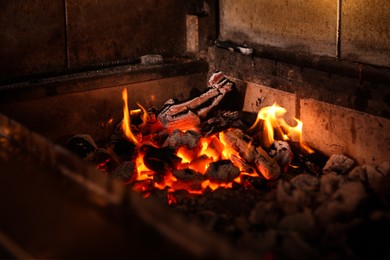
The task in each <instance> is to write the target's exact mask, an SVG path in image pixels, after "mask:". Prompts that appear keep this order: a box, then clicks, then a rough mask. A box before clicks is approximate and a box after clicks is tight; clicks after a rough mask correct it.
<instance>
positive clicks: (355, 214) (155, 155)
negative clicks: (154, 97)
mask: <svg viewBox="0 0 390 260" xmlns="http://www.w3.org/2000/svg"><path fill="white" fill-rule="evenodd" d="M236 87H237V86H236V83H235V81H234V79H228V78H226V77H225V76H224V75H223V74H222V73H216V74H214V75H213V77H211V78H210V80H209V85H208V86H207V87H206V88H204V90H203V91H202V92H199V93H197V94H196V95H195V96H193V97H191V98H189V99H186V100H178V101H176V102H173V101H171V100H168V101H167V102H165V104H164V103H162V105H161V107H160V108H159V109H154V108H152V109H145V108H144V107H143V106H142V105H140V104H138V105H133V106H134V107H138V108H137V109H134V110H132V109H129V105H128V104H126V103H127V100H128V99H129V98H128V97H127V98H126V93H127V92H126V91H125V90H126V88H123V89H122V91H118V92H117V93H118V95H122V100H120V99H118V100H120V101H119V103H121V104H124V108H125V109H121V108H119V110H121V113H124V115H125V116H123V114H122V116H119V117H117V118H120V119H121V120H120V121H119V122H114V120H111V118H107V119H106V120H105V121H103V122H100V123H101V124H102V125H101V126H103V127H102V128H101V130H100V131H102V132H104V135H101V134H97V135H95V134H93V136H95V138H96V137H100V139H96V142H95V140H94V139H95V138H94V137H92V136H91V135H89V134H86V133H82V134H77V133H76V135H73V136H71V137H70V138H67V139H66V142H65V139H63V141H62V142H63V143H62V146H64V147H67V148H68V149H69V150H71V151H72V152H73V153H76V154H77V156H78V157H79V158H80V157H81V158H82V159H83V161H84V162H82V161H78V160H77V158H73V156H72V155H69V154H67V153H66V152H65V154H63V153H62V152H61V153H60V154H58V151H56V149H53V148H55V147H53V146H51V145H49V144H46V142H47V141H46V140H44V139H42V140H41V139H39V138H38V139H37V137H35V134H32V135H31V134H29V133H28V131H27V132H26V130H21V129H23V127H22V126H18V125H17V123H12V122H11V121H9V120H7V119H6V118H4V119H3V121H2V122H3V123H2V126H3V128H2V138H3V140H6V143H4V141H3V144H7V145H8V146H7V145H6V146H4V147H3V148H5V151H9V150H8V148H7V147H9V145H11V147H13V146H14V145H16V144H17V145H18V147H21V149H22V151H24V152H25V153H27V155H28V156H27V157H29V156H31V154H32V156H33V157H36V156H37V155H38V158H39V160H38V161H42V162H43V163H45V164H47V163H49V165H51V167H54V169H56V170H55V171H58V172H60V173H61V175H62V176H64V178H65V180H68V181H71V182H72V183H76V187H80V188H81V190H86V191H88V192H87V194H88V197H91V198H90V199H89V201H91V199H92V202H93V204H95V205H98V206H97V207H98V208H102V207H103V209H104V211H108V212H111V213H109V214H112V210H113V209H116V210H115V211H117V210H118V209H120V208H122V207H123V206H125V212H126V211H128V210H130V211H134V212H136V215H137V216H139V218H141V219H142V221H146V222H147V223H148V224H149V225H151V226H152V227H154V228H155V229H157V230H159V231H160V232H162V234H163V235H164V236H167V237H168V238H170V239H172V241H173V242H174V244H176V245H179V246H180V248H181V249H180V250H179V249H178V250H176V249H172V250H173V252H176V253H178V254H180V252H181V250H183V249H184V251H185V252H186V253H184V252H183V254H187V253H189V254H190V255H195V256H198V257H199V256H201V257H205V256H211V255H214V256H216V257H219V258H229V256H231V255H237V257H239V256H240V257H243V258H245V259H248V258H256V257H258V256H262V257H271V256H272V257H282V258H290V257H293V258H295V256H296V257H298V256H299V257H301V256H302V255H305V256H307V257H308V258H313V257H320V256H325V257H334V256H336V257H355V256H356V255H364V256H376V257H378V258H381V257H383V256H385V255H386V254H387V253H388V252H387V247H386V243H384V242H383V240H381V239H380V238H381V236H379V235H377V234H383V235H385V232H387V231H388V229H389V216H388V200H389V193H388V189H387V187H388V186H389V171H390V166H389V163H388V162H383V163H381V164H362V163H359V162H358V161H355V160H353V159H352V158H351V157H348V156H347V155H344V154H342V153H336V154H331V155H326V154H324V153H322V152H321V150H317V149H314V148H311V147H310V146H308V145H307V144H306V143H304V142H303V140H304V132H303V133H302V132H298V133H296V132H294V129H296V128H297V127H296V126H299V127H298V129H299V128H300V130H302V126H301V125H300V124H299V122H300V121H295V122H294V121H293V122H292V124H291V125H290V124H288V123H287V122H286V120H287V121H288V119H287V118H285V114H286V111H285V109H284V108H282V107H278V106H276V104H274V105H273V106H265V107H263V109H262V110H260V111H259V113H256V112H249V111H247V112H245V111H239V110H235V109H237V104H235V106H233V107H231V106H229V104H230V105H231V103H230V102H226V103H224V102H223V100H224V99H225V98H226V100H229V99H230V98H229V95H228V94H229V93H235V94H234V95H233V96H240V95H241V94H239V92H235V91H237V89H236ZM220 88H225V89H228V90H229V91H226V92H223V91H220ZM215 90H217V91H216V94H215V95H213V94H211V93H213V91H215ZM219 95H221V99H219V100H218V97H219ZM212 101H215V102H212ZM193 104H196V106H194V107H192V105H193ZM238 107H239V106H238ZM190 108H191V109H190ZM206 108H208V109H207V113H205V114H202V112H203V111H205V109H206ZM270 111H274V112H277V113H276V114H273V115H272V114H271V113H270ZM126 113H129V114H128V117H127V116H126ZM278 113H279V114H278ZM188 115H189V117H188ZM302 117H303V118H304V115H302ZM126 118H127V119H126ZM122 119H123V120H122ZM267 119H269V120H270V121H267ZM276 119H278V120H277V121H275V120H276ZM285 119H286V120H285ZM117 121H118V120H117ZM267 125H270V127H271V129H272V131H271V132H270V133H268V132H266V129H267ZM108 129H110V131H108ZM303 129H305V128H303ZM75 130H76V129H75ZM127 130H131V131H130V132H126V131H127ZM16 133H18V135H16V136H15V134H16ZM266 133H267V134H266ZM18 136H22V137H23V136H24V137H23V138H22V139H20V138H19V137H18ZM102 136H104V138H102ZM110 136H111V137H110ZM270 136H271V137H274V139H268V138H269V137H270ZM32 137H33V138H32ZM265 137H266V138H265ZM4 138H5V139H4ZM31 138H32V140H31ZM7 140H8V141H7ZM298 141H300V142H298ZM26 142H27V143H26ZM37 142H38V143H39V144H37ZM28 143H31V144H29V145H28V146H26V145H27V144H28ZM48 143H49V142H48ZM42 145H43V147H42ZM226 145H227V147H228V148H229V149H227V150H230V151H229V153H226V152H225V148H224V147H225V146H226ZM26 147H27V151H26ZM28 147H30V148H28ZM35 147H40V148H39V149H38V152H36V148H35ZM3 150H4V149H3ZM60 150H61V149H60ZM44 151H48V152H44ZM43 152H44V153H43ZM8 153H9V152H7V153H6V155H8ZM53 153H54V154H53ZM202 153H204V154H203V155H202ZM194 154H195V155H194ZM216 154H217V155H216ZM139 155H140V156H139ZM11 156H20V155H18V152H16V155H15V154H11ZM191 156H192V157H191ZM213 156H215V157H216V158H217V159H218V160H212V159H211V158H213ZM68 157H69V158H68ZM4 158H5V157H4ZM4 158H3V159H4ZM15 158H19V157H15ZM6 161H7V160H6ZM50 162H51V163H50ZM91 163H92V165H91ZM84 164H86V165H89V166H86V165H85V166H84ZM90 166H92V167H91V168H89V167H90ZM96 167H97V168H98V169H100V170H95V169H94V168H96ZM201 168H203V170H200V169H201ZM102 170H103V172H102ZM134 191H135V193H134ZM141 195H142V196H141ZM140 196H141V197H140ZM123 198H126V199H124V200H123ZM128 201H130V202H131V203H130V204H128ZM120 212H122V213H120V214H119V215H121V217H120V218H119V219H118V218H117V217H114V218H111V220H110V221H115V222H118V223H122V222H121V221H125V222H126V219H127V218H126V217H125V218H124V219H123V215H122V214H123V211H122V210H120ZM133 214H134V213H133ZM125 215H126V214H125ZM161 216H164V219H161ZM166 218H168V219H166ZM121 219H122V220H121ZM175 222H179V224H178V223H175ZM180 223H183V224H180ZM184 223H190V226H187V224H184ZM367 234H368V235H367ZM374 234H375V235H374ZM152 236H154V235H152ZM373 237H375V238H378V239H374V238H373ZM367 238H369V239H368V240H367ZM205 241H207V243H205ZM361 244H365V247H364V248H362V247H361ZM168 248H171V246H167V248H166V249H167V250H168ZM8 250H9V249H8ZM169 250H171V249H169ZM215 250H217V252H215ZM33 251H34V250H33ZM22 252H24V251H22ZM119 252H122V251H121V250H119V251H118V254H119ZM13 253H15V252H13ZM17 253H20V252H19V251H18V252H17ZM176 253H174V254H173V255H174V256H175V255H176Z"/></svg>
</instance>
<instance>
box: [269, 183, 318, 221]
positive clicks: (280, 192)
mask: <svg viewBox="0 0 390 260" xmlns="http://www.w3.org/2000/svg"><path fill="white" fill-rule="evenodd" d="M276 198H277V201H278V203H279V205H280V206H281V208H282V209H283V210H284V212H285V213H286V214H292V213H296V212H300V211H302V210H303V208H305V207H307V206H308V205H310V202H311V198H310V196H308V193H307V192H305V191H304V190H301V189H298V188H296V187H294V186H293V185H292V184H291V183H290V182H288V181H285V180H279V181H278V186H277V189H276Z"/></svg>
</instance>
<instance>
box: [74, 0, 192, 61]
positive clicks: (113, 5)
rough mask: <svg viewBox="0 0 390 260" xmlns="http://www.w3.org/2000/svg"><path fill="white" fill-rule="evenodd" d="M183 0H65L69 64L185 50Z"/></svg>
mask: <svg viewBox="0 0 390 260" xmlns="http://www.w3.org/2000/svg"><path fill="white" fill-rule="evenodd" d="M184 12H185V2H183V1H177V0H169V1H157V0H149V1H143V2H142V4H140V2H139V1H136V0H118V1H109V0H99V1H95V0H87V1H82V2H80V1H75V0H68V1H67V20H68V42H69V66H70V68H73V67H80V66H85V65H88V64H94V63H100V62H105V61H110V60H119V59H124V58H136V57H139V56H142V55H145V54H161V55H164V56H174V55H180V54H181V53H183V51H184V50H185V13H184Z"/></svg>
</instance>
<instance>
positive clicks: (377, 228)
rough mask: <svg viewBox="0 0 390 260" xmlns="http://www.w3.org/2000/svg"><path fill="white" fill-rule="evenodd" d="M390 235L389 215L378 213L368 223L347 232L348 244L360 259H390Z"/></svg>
mask: <svg viewBox="0 0 390 260" xmlns="http://www.w3.org/2000/svg"><path fill="white" fill-rule="evenodd" d="M389 233H390V215H389V213H388V212H386V213H385V212H381V211H376V212H373V213H372V214H371V215H370V217H369V218H368V219H367V220H366V221H364V222H363V221H360V222H359V223H358V224H357V225H355V227H354V228H353V229H352V228H351V229H348V230H346V244H347V245H348V246H349V247H350V248H351V249H352V250H353V252H354V253H355V255H356V256H358V258H359V259H388V258H389V256H390V253H389V240H388V239H386V238H387V237H388V235H389Z"/></svg>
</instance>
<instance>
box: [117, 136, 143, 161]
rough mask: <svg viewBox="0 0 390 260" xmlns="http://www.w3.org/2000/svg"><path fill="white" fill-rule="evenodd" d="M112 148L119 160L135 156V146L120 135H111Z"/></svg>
mask: <svg viewBox="0 0 390 260" xmlns="http://www.w3.org/2000/svg"><path fill="white" fill-rule="evenodd" d="M111 142H112V147H113V148H112V150H113V152H114V153H115V154H116V155H117V156H118V158H120V160H121V161H127V160H129V159H132V158H133V157H134V156H135V153H136V150H137V146H136V145H134V144H133V143H132V142H129V141H128V140H127V139H124V138H122V137H119V138H117V137H112V140H111Z"/></svg>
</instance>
